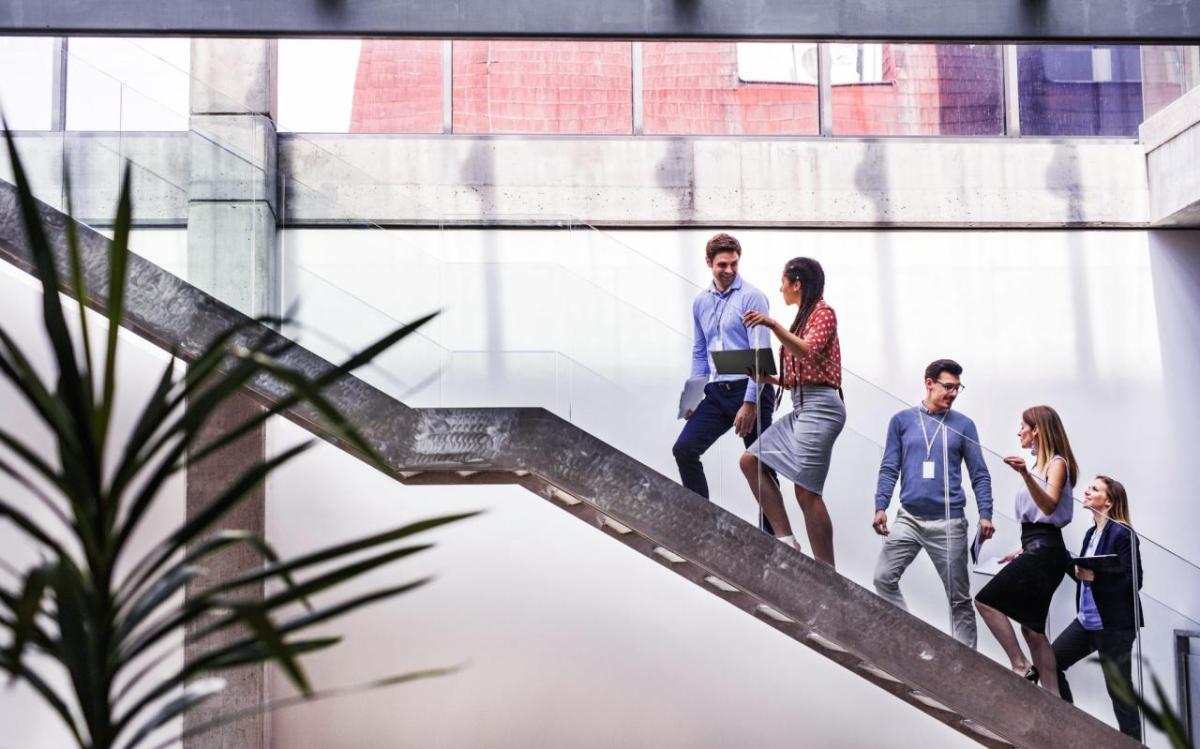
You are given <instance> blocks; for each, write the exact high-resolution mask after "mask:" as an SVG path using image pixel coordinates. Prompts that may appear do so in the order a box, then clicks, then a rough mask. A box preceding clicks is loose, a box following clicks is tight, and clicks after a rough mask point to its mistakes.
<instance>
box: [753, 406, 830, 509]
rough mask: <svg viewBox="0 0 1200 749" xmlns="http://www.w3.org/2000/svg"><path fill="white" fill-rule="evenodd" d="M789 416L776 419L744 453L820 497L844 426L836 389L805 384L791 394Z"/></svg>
mask: <svg viewBox="0 0 1200 749" xmlns="http://www.w3.org/2000/svg"><path fill="white" fill-rule="evenodd" d="M792 406H793V410H792V413H791V415H790V416H788V417H786V418H782V419H778V420H776V421H775V423H773V424H772V425H771V426H770V427H769V428H768V429H767V431H765V432H763V433H762V436H761V437H759V438H758V440H757V441H755V443H754V444H753V445H750V447H748V448H746V451H747V452H749V453H751V454H752V455H754V456H756V457H757V458H758V459H759V460H761V461H762V462H763V463H766V464H767V465H769V466H770V467H772V468H774V469H775V470H776V471H778V472H779V475H780V476H783V477H784V478H786V479H787V480H788V481H791V482H792V483H793V484H795V485H796V486H801V487H804V488H805V489H807V490H809V491H810V492H812V493H813V494H823V493H824V489H825V477H826V476H827V475H828V474H829V458H830V456H831V455H832V454H833V442H834V440H836V439H837V437H838V435H839V434H841V433H842V427H844V426H846V404H845V403H843V402H842V399H841V398H840V397H839V396H838V392H837V390H834V389H833V388H831V387H827V386H823V385H805V386H804V387H803V393H801V389H800V388H797V389H795V390H793V391H792Z"/></svg>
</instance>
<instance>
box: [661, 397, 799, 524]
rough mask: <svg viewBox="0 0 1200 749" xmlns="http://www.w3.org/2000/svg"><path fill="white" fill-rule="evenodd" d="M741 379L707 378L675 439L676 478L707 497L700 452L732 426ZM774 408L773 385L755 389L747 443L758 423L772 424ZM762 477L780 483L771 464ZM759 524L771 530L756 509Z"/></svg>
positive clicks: (755, 435)
mask: <svg viewBox="0 0 1200 749" xmlns="http://www.w3.org/2000/svg"><path fill="white" fill-rule="evenodd" d="M747 382H748V380H742V381H741V382H710V383H708V385H706V386H705V387H704V400H702V401H700V405H699V406H696V412H695V413H693V414H692V418H690V419H688V420H687V422H686V423H685V424H684V425H683V431H682V432H680V433H679V439H677V440H675V447H674V448H673V449H672V452H674V453H675V462H676V463H677V464H678V465H679V478H680V480H681V482H682V483H683V485H684V486H686V487H687V488H688V489H691V490H692V491H694V492H696V493H697V494H699V495H700V496H701V497H704V498H705V499H708V481H707V480H706V479H705V478H704V465H703V464H702V463H701V462H700V456H701V455H703V454H704V453H705V451H706V450H708V448H710V447H712V445H713V443H714V442H716V441H717V440H718V439H720V438H721V435H723V434H725V433H726V432H728V431H729V430H730V429H732V428H733V419H734V417H735V416H737V412H738V409H739V408H741V407H742V401H743V400H744V399H745V397H746V384H747ZM774 410H775V388H773V387H771V386H770V385H763V386H762V387H761V388H759V391H758V417H759V418H758V421H757V422H756V424H755V428H754V429H753V430H751V432H750V434H748V435H746V436H745V438H743V440H742V441H743V442H744V443H745V445H746V447H750V445H752V444H754V441H755V440H756V439H758V431H757V430H758V428H759V425H760V424H761V428H762V430H763V431H766V429H767V427H769V426H771V416H772V413H773V412H774ZM763 477H764V478H765V479H766V480H768V481H771V482H774V484H775V485H776V486H779V477H778V476H776V475H775V471H774V469H772V468H768V467H767V466H766V465H765V464H764V466H763ZM759 527H760V528H762V529H763V530H765V531H766V532H767V533H771V532H772V531H771V525H770V523H768V522H767V519H766V518H765V517H763V516H762V513H759Z"/></svg>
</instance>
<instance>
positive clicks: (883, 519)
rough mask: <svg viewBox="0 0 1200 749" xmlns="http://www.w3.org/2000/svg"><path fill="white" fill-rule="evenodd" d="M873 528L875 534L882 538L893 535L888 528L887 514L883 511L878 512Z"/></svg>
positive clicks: (876, 512)
mask: <svg viewBox="0 0 1200 749" xmlns="http://www.w3.org/2000/svg"><path fill="white" fill-rule="evenodd" d="M871 527H872V528H874V529H875V532H876V533H878V534H879V535H881V536H886V535H888V534H889V533H891V531H889V530H888V527H887V513H886V512H884V511H883V510H876V511H875V520H874V521H873V522H872V523H871Z"/></svg>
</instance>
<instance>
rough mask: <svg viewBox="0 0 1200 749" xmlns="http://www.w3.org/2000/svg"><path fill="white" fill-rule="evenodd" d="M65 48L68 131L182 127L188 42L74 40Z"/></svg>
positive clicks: (184, 122)
mask: <svg viewBox="0 0 1200 749" xmlns="http://www.w3.org/2000/svg"><path fill="white" fill-rule="evenodd" d="M67 50H68V53H69V54H68V59H67V129H68V130H187V128H188V91H189V85H190V72H189V64H190V60H191V42H190V41H189V40H187V39H92V38H76V39H71V40H69V42H68V44H67Z"/></svg>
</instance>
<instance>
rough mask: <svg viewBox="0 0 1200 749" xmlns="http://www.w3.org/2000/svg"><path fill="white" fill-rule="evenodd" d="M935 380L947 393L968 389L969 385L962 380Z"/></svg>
mask: <svg viewBox="0 0 1200 749" xmlns="http://www.w3.org/2000/svg"><path fill="white" fill-rule="evenodd" d="M934 382H936V383H937V384H939V385H941V386H942V389H943V390H945V391H946V392H947V393H961V392H962V391H964V390H966V389H967V386H966V385H964V384H962V383H961V382H942V381H941V380H934Z"/></svg>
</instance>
